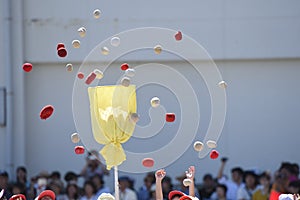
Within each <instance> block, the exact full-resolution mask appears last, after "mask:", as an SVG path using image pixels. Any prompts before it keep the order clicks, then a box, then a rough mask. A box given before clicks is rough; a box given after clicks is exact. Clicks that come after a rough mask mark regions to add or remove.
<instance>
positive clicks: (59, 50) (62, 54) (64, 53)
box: [56, 43, 68, 58]
mask: <svg viewBox="0 0 300 200" xmlns="http://www.w3.org/2000/svg"><path fill="white" fill-rule="evenodd" d="M56 49H57V54H58V56H59V57H62V58H63V57H66V56H67V54H68V52H67V50H66V48H65V45H64V44H63V43H58V44H57V47H56Z"/></svg>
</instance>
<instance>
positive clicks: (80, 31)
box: [77, 27, 86, 37]
mask: <svg viewBox="0 0 300 200" xmlns="http://www.w3.org/2000/svg"><path fill="white" fill-rule="evenodd" d="M77 32H78V34H79V36H80V37H84V36H85V35H86V28H84V27H80V28H79V29H78V30H77Z"/></svg>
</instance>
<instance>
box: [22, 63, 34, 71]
mask: <svg viewBox="0 0 300 200" xmlns="http://www.w3.org/2000/svg"><path fill="white" fill-rule="evenodd" d="M23 70H24V71H25V72H30V71H31V70H32V64H31V63H24V64H23Z"/></svg>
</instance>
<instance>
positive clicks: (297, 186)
mask: <svg viewBox="0 0 300 200" xmlns="http://www.w3.org/2000/svg"><path fill="white" fill-rule="evenodd" d="M288 192H289V193H291V194H300V180H296V181H292V182H290V183H289V187H288Z"/></svg>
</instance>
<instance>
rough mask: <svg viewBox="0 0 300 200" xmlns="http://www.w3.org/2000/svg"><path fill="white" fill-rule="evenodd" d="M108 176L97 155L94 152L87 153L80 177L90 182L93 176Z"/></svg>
mask: <svg viewBox="0 0 300 200" xmlns="http://www.w3.org/2000/svg"><path fill="white" fill-rule="evenodd" d="M96 174H98V175H100V176H104V175H109V171H108V170H107V169H106V166H105V165H104V164H103V163H102V162H101V161H100V158H99V153H98V152H97V151H95V150H93V151H91V152H89V153H88V156H87V158H86V164H85V166H84V167H83V169H82V170H81V173H80V175H81V176H83V177H84V178H85V180H90V179H91V178H92V177H93V176H94V175H96Z"/></svg>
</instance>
